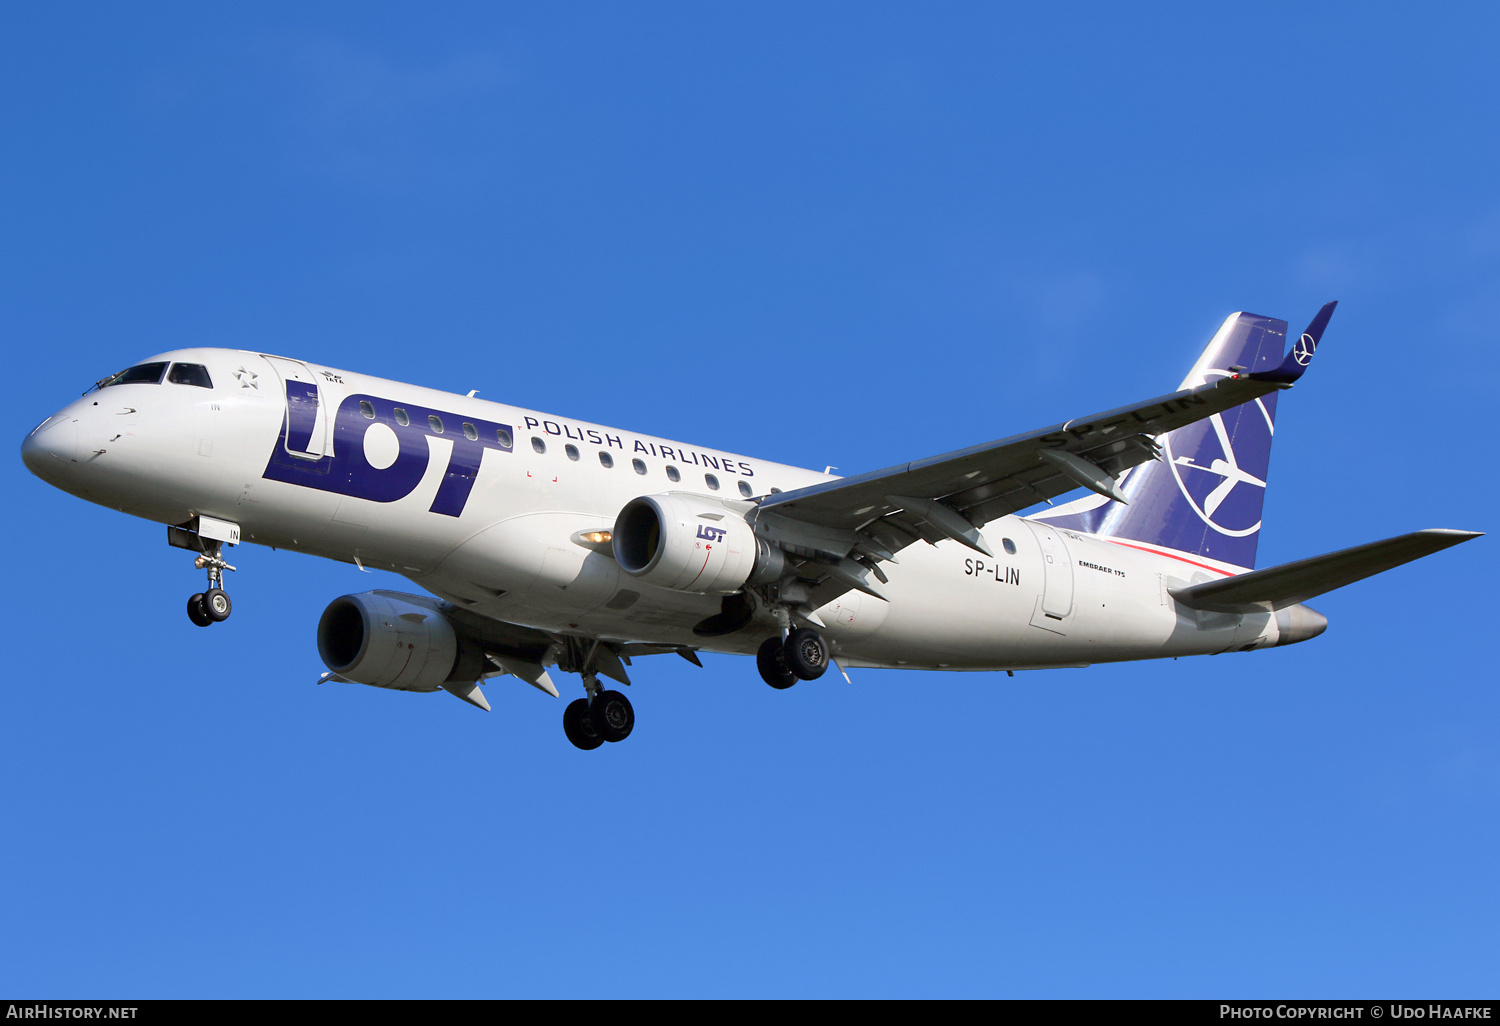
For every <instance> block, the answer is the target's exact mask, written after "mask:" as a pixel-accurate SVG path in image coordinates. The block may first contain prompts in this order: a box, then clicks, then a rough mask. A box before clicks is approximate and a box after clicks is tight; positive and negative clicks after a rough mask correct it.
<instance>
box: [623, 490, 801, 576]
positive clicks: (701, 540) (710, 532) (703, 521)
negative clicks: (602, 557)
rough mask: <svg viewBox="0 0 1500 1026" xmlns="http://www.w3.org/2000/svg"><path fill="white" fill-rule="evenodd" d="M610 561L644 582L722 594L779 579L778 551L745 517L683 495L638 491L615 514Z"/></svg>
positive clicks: (781, 565) (781, 557) (783, 562)
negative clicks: (635, 496)
mask: <svg viewBox="0 0 1500 1026" xmlns="http://www.w3.org/2000/svg"><path fill="white" fill-rule="evenodd" d="M614 553H615V560H616V561H617V562H618V563H619V564H620V569H622V570H624V571H625V572H626V573H627V574H629V575H630V576H632V577H634V578H636V579H638V580H640V581H643V582H644V583H646V584H654V585H657V586H658V587H662V588H671V589H673V590H675V591H688V592H694V593H696V594H700V595H728V594H731V593H733V592H736V591H738V590H739V589H740V588H741V587H743V586H744V585H746V584H764V583H767V582H770V581H774V580H776V579H777V578H779V577H780V576H781V574H782V572H783V570H784V569H785V567H786V559H785V556H784V555H783V554H782V551H781V549H779V548H777V547H776V546H774V545H771V544H769V543H767V542H765V541H763V540H762V539H760V538H757V537H756V536H755V532H754V531H753V530H752V529H751V527H750V525H749V524H747V523H746V522H745V518H744V517H743V516H741V515H740V514H738V513H735V512H733V511H731V510H729V509H728V508H726V507H724V506H720V505H717V504H713V503H709V502H704V501H702V500H699V499H695V498H694V497H692V496H688V495H677V494H671V493H669V494H666V495H643V496H641V497H640V498H639V499H632V500H631V501H630V502H628V503H626V504H625V508H624V509H622V510H620V515H619V516H618V517H616V518H615V529H614Z"/></svg>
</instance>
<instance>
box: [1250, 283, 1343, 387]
mask: <svg viewBox="0 0 1500 1026" xmlns="http://www.w3.org/2000/svg"><path fill="white" fill-rule="evenodd" d="M1338 305H1339V302H1338V300H1336V299H1335V300H1334V301H1333V302H1332V303H1325V304H1324V305H1323V309H1321V310H1319V311H1318V316H1316V317H1314V318H1313V319H1312V323H1311V324H1309V325H1308V326H1307V330H1306V331H1304V332H1303V333H1302V337H1301V338H1299V339H1298V340H1297V341H1296V342H1294V343H1292V351H1291V352H1289V353H1287V354H1286V358H1285V359H1284V360H1282V361H1281V366H1280V367H1277V368H1276V369H1275V370H1268V371H1259V372H1257V373H1255V374H1251V375H1250V378H1251V379H1252V380H1254V381H1269V382H1271V383H1273V384H1277V385H1290V384H1291V383H1292V382H1294V381H1296V380H1297V379H1298V378H1300V377H1301V376H1302V372H1303V371H1305V370H1307V365H1308V364H1309V363H1311V362H1312V358H1313V353H1315V352H1317V351H1318V343H1319V342H1321V341H1322V340H1323V329H1324V328H1326V327H1328V319H1329V318H1330V317H1332V316H1333V308H1334V307H1336V306H1338Z"/></svg>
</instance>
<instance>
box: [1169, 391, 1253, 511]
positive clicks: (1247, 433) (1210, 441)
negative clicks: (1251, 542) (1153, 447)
mask: <svg viewBox="0 0 1500 1026" xmlns="http://www.w3.org/2000/svg"><path fill="white" fill-rule="evenodd" d="M1226 415H1227V416H1231V417H1233V418H1235V420H1236V423H1235V425H1234V428H1233V430H1232V431H1231V429H1230V428H1229V426H1227V425H1226V424H1225V423H1224V417H1225V416H1226ZM1195 427H1196V425H1195ZM1206 427H1208V428H1211V429H1212V430H1211V431H1210V430H1199V431H1194V430H1193V428H1188V429H1187V433H1186V437H1182V438H1179V439H1177V448H1178V449H1186V450H1189V451H1188V452H1187V453H1186V454H1184V455H1178V453H1177V452H1174V451H1173V438H1172V435H1174V434H1175V435H1183V434H1184V431H1183V430H1182V429H1179V430H1177V431H1174V432H1172V433H1171V434H1168V435H1166V436H1164V437H1163V439H1162V441H1163V447H1164V448H1165V449H1166V453H1165V455H1166V462H1167V465H1168V466H1169V467H1170V468H1171V470H1172V476H1173V477H1174V478H1175V479H1176V481H1177V487H1178V489H1179V490H1180V491H1181V492H1182V497H1183V498H1184V499H1186V500H1187V503H1188V506H1189V507H1191V508H1192V510H1193V512H1194V513H1196V514H1197V515H1198V518H1199V519H1200V520H1202V521H1203V522H1204V523H1205V524H1207V525H1208V526H1209V527H1211V528H1213V529H1214V530H1215V531H1217V532H1218V533H1219V534H1222V535H1226V536H1228V537H1230V538H1244V537H1246V536H1248V535H1252V534H1254V533H1255V532H1257V531H1259V530H1260V524H1261V520H1260V511H1261V505H1262V503H1263V501H1264V498H1265V487H1266V481H1265V470H1266V468H1265V467H1264V466H1260V465H1258V464H1262V463H1265V462H1267V461H1266V457H1268V456H1269V455H1270V449H1271V435H1272V434H1273V433H1274V432H1275V427H1274V424H1273V422H1272V419H1271V413H1270V411H1269V410H1267V409H1266V407H1265V405H1264V404H1263V403H1262V402H1261V400H1259V399H1256V400H1253V401H1252V402H1249V403H1246V404H1245V405H1244V406H1243V407H1241V408H1239V409H1238V410H1233V411H1226V413H1222V414H1221V413H1216V414H1214V415H1213V416H1211V417H1209V418H1208V421H1207V424H1206ZM1236 444H1238V445H1239V446H1240V448H1241V450H1242V451H1244V452H1245V453H1247V454H1254V456H1255V457H1257V458H1255V459H1252V460H1250V461H1249V462H1250V463H1251V466H1248V467H1247V466H1245V465H1243V464H1242V463H1241V460H1240V458H1239V456H1238V455H1237V454H1236V452H1235V446H1236ZM1254 471H1259V473H1260V476H1256V473H1254ZM1254 489H1260V491H1259V492H1256V491H1254Z"/></svg>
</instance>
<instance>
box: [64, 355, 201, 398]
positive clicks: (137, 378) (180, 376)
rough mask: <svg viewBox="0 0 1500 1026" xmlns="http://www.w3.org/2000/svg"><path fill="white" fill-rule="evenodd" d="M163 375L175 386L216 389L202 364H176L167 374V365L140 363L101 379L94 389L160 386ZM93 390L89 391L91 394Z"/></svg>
mask: <svg viewBox="0 0 1500 1026" xmlns="http://www.w3.org/2000/svg"><path fill="white" fill-rule="evenodd" d="M163 373H166V378H167V380H168V381H170V382H172V383H173V384H174V385H197V386H198V387H199V388H213V387H214V383H213V379H211V378H210V377H209V376H208V368H207V367H205V366H203V364H201V363H174V364H172V370H171V371H170V372H167V364H166V363H165V362H163V363H138V364H136V365H135V366H134V367H127V368H126V369H125V370H122V371H121V372H120V373H118V374H112V375H110V376H109V377H107V378H100V379H99V380H98V381H96V382H95V383H94V388H108V387H109V386H110V385H159V384H161V380H162V375H163ZM93 390H94V389H93V388H91V389H89V391H90V392H92V391H93Z"/></svg>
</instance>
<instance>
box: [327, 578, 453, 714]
mask: <svg viewBox="0 0 1500 1026" xmlns="http://www.w3.org/2000/svg"><path fill="white" fill-rule="evenodd" d="M427 602H431V604H430V605H429V604H427ZM466 647H467V646H464V645H463V644H462V642H461V641H460V640H459V638H458V636H457V635H456V634H455V633H454V630H453V625H452V624H451V623H449V622H448V618H447V617H445V616H443V614H442V613H441V612H439V611H438V607H437V603H436V602H434V601H432V600H427V601H426V602H424V600H423V599H422V597H421V596H417V595H403V594H401V593H400V592H392V591H367V592H364V593H362V594H359V595H345V596H343V597H342V598H336V599H334V600H333V601H332V602H330V603H329V604H328V608H327V609H325V610H323V618H322V619H321V620H319V621H318V655H320V656H322V657H323V663H324V665H326V666H327V667H328V668H329V669H330V670H332V671H333V672H334V673H336V674H338V675H339V676H340V677H344V678H346V679H347V680H352V681H355V682H356V683H359V684H369V685H371V686H372V687H377V688H392V689H394V690H396V691H436V690H437V689H438V688H439V687H440V686H442V685H443V684H444V683H445V682H447V681H450V680H453V679H454V673H455V672H456V671H458V670H459V669H460V667H459V665H458V663H459V656H460V653H461V652H462V651H463V650H464V648H466ZM477 676H478V674H477V673H476V674H474V675H473V676H470V677H469V678H468V679H469V680H474V679H475V678H476V677H477Z"/></svg>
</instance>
